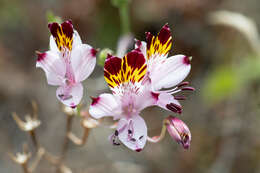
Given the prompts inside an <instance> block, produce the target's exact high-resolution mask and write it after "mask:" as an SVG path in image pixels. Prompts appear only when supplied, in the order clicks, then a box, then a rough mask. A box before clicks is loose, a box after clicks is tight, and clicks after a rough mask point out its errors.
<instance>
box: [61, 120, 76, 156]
mask: <svg viewBox="0 0 260 173" xmlns="http://www.w3.org/2000/svg"><path fill="white" fill-rule="evenodd" d="M73 118H74V116H73V115H67V124H66V136H65V139H64V143H63V147H62V154H61V160H63V159H64V158H65V156H66V153H67V151H68V146H69V138H68V134H69V133H70V131H71V128H72V122H73Z"/></svg>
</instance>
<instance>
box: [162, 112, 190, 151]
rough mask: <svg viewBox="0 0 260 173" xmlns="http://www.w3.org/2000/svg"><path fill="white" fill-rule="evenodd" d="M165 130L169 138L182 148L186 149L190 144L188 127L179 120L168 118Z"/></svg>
mask: <svg viewBox="0 0 260 173" xmlns="http://www.w3.org/2000/svg"><path fill="white" fill-rule="evenodd" d="M167 120H168V124H167V125H166V126H167V130H168V132H169V134H170V135H171V137H172V138H173V139H174V140H176V142H178V143H179V144H181V145H182V146H183V148H185V149H188V148H189V146H190V142H191V133H190V130H189V128H188V126H187V125H186V124H185V123H184V122H183V121H182V120H180V119H178V118H176V117H173V116H169V117H168V118H167Z"/></svg>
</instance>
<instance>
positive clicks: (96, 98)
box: [90, 97, 100, 106]
mask: <svg viewBox="0 0 260 173" xmlns="http://www.w3.org/2000/svg"><path fill="white" fill-rule="evenodd" d="M90 98H91V99H92V103H91V106H94V105H96V104H97V103H98V101H99V100H100V97H90Z"/></svg>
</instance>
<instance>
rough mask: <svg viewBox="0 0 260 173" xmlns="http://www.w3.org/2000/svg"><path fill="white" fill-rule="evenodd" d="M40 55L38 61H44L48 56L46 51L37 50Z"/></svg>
mask: <svg viewBox="0 0 260 173" xmlns="http://www.w3.org/2000/svg"><path fill="white" fill-rule="evenodd" d="M36 54H37V55H38V58H37V61H42V60H43V59H44V58H45V57H46V53H41V52H36Z"/></svg>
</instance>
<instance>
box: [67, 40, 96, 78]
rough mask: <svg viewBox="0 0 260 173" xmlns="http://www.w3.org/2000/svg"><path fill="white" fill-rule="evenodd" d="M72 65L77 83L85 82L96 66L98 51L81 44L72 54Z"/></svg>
mask: <svg viewBox="0 0 260 173" xmlns="http://www.w3.org/2000/svg"><path fill="white" fill-rule="evenodd" d="M71 65H72V68H73V71H74V75H75V80H76V82H81V81H83V80H85V79H86V78H87V77H88V76H89V75H90V74H91V73H92V71H93V70H94V68H95V65H96V50H95V49H93V48H91V47H90V46H89V45H87V44H81V45H79V46H77V47H76V48H75V49H72V53H71Z"/></svg>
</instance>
